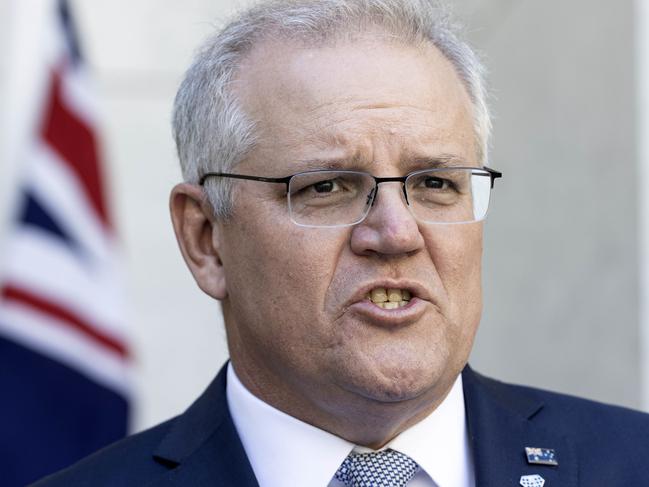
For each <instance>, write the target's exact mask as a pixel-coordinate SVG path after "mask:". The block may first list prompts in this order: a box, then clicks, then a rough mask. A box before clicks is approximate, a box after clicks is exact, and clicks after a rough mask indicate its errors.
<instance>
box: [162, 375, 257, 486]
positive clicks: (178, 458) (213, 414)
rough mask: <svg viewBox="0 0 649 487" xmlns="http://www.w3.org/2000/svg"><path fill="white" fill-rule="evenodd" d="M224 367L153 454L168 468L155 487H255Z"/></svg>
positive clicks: (177, 420)
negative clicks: (232, 412)
mask: <svg viewBox="0 0 649 487" xmlns="http://www.w3.org/2000/svg"><path fill="white" fill-rule="evenodd" d="M225 380H226V367H225V366H224V367H223V368H222V369H221V371H220V372H219V374H218V375H217V377H216V378H215V379H214V381H212V383H211V384H210V386H209V387H208V388H207V390H206V391H205V392H204V393H203V395H202V396H201V397H199V398H198V399H197V400H196V402H195V403H194V404H192V406H190V408H189V409H188V410H187V411H186V412H185V413H184V414H182V415H181V416H179V417H178V418H177V419H176V421H175V422H174V424H173V425H172V427H171V429H170V431H169V433H167V435H166V436H165V438H164V439H163V440H162V442H161V443H160V445H159V446H158V448H157V450H156V451H155V453H154V458H155V460H156V461H158V462H160V463H162V464H165V465H167V466H168V467H170V468H171V470H170V471H169V472H168V473H167V474H165V475H164V476H163V477H162V478H160V479H157V480H156V481H154V482H152V483H151V484H149V486H150V487H154V486H163V485H164V486H187V485H191V486H192V487H203V486H205V487H207V486H210V487H213V486H219V487H221V486H223V487H225V486H237V487H240V486H241V487H258V484H257V480H256V479H255V476H254V473H253V471H252V467H251V466H250V462H249V461H248V457H247V456H246V453H245V451H244V449H243V446H242V444H241V440H240V439H239V435H238V434H237V431H236V428H235V426H234V423H233V422H232V418H231V416H230V412H229V410H228V406H227V400H226V395H225Z"/></svg>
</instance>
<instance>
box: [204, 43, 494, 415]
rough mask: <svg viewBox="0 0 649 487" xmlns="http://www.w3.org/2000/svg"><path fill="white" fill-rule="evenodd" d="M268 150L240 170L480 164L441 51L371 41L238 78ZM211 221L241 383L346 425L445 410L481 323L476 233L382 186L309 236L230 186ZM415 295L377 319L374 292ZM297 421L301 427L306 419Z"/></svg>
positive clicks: (263, 193)
mask: <svg viewBox="0 0 649 487" xmlns="http://www.w3.org/2000/svg"><path fill="white" fill-rule="evenodd" d="M237 92H238V95H239V97H240V99H241V100H242V103H243V106H244V109H245V110H246V112H247V113H248V114H249V115H251V116H252V118H253V119H255V120H256V121H257V122H258V127H259V131H260V140H259V143H258V146H257V148H256V149H255V150H254V151H253V152H252V154H251V155H250V156H249V157H248V158H247V159H246V160H245V161H243V162H242V163H241V164H240V165H239V166H237V167H236V169H235V171H236V172H238V173H242V174H251V175H258V176H270V177H283V176H287V175H290V174H294V173H297V172H300V171H304V170H309V169H316V168H340V169H351V170H361V171H367V172H370V173H371V174H373V175H375V176H379V177H387V176H403V175H405V174H407V173H409V172H411V171H415V170H418V169H423V168H426V167H431V165H432V164H433V162H434V161H436V160H440V159H443V160H447V161H450V162H449V163H450V164H452V165H458V166H468V165H471V166H479V161H477V160H476V153H477V146H476V143H475V140H474V132H473V124H472V112H471V104H470V101H469V98H468V95H467V94H466V92H465V90H464V88H463V86H462V84H461V82H460V80H459V78H458V76H457V75H456V73H455V71H454V70H453V68H452V66H451V64H450V63H449V62H448V61H447V60H446V59H445V58H444V57H443V56H442V55H441V53H440V52H439V51H438V50H437V49H435V48H434V47H431V46H424V47H420V48H415V47H411V46H405V45H400V44H396V43H386V42H385V41H382V40H379V39H376V38H371V37H368V38H366V39H362V40H360V41H357V42H354V43H340V44H338V45H336V46H335V47H324V48H306V47H292V46H291V45H290V44H288V43H285V44H272V45H271V44H267V45H263V46H261V47H259V48H257V49H256V50H255V51H253V53H252V54H251V55H250V56H249V57H248V59H247V62H246V63H245V65H244V66H243V68H242V69H241V72H240V76H239V79H238V85H237ZM235 188H236V189H235V200H234V208H235V209H234V215H233V217H232V219H231V221H230V222H228V223H219V224H217V230H216V231H215V234H214V235H215V237H214V241H215V246H216V247H218V249H219V252H220V253H219V256H220V260H221V262H222V264H223V269H224V275H225V285H226V291H227V296H226V298H225V299H224V300H223V309H224V314H225V318H226V324H227V332H228V340H229V345H230V351H231V355H232V360H233V364H234V367H235V370H237V372H238V373H239V375H241V376H242V378H243V380H244V382H245V383H246V384H247V385H248V386H249V387H250V388H251V389H252V390H253V391H255V392H256V393H257V394H259V395H261V396H262V397H263V398H264V399H266V400H267V401H269V402H271V404H275V405H279V406H281V407H283V408H284V409H290V408H291V407H292V406H291V404H308V405H309V407H313V408H315V409H316V410H320V411H326V412H327V413H330V414H333V415H334V416H335V415H336V414H340V413H341V412H342V409H344V407H345V405H346V404H349V403H351V402H353V401H354V398H356V399H358V400H359V401H360V402H361V403H362V401H369V402H378V403H399V402H407V401H417V400H420V401H422V402H424V403H428V404H432V403H433V402H434V401H439V400H441V399H442V398H443V397H444V395H445V394H446V392H447V391H448V389H449V387H450V386H451V384H452V382H453V381H454V379H455V378H456V376H457V374H458V373H459V372H460V370H461V369H462V367H463V366H464V364H465V363H466V360H467V358H468V355H469V352H470V349H471V346H472V342H473V338H474V334H475V332H476V328H477V325H478V322H479V318H480V311H481V286H480V279H481V252H482V225H481V224H479V223H472V224H456V225H440V224H438V225H434V224H433V225H431V224H423V223H419V222H418V221H417V220H415V219H414V217H413V216H412V214H411V213H410V212H409V210H408V207H407V206H406V203H405V201H404V198H403V194H402V188H401V184H400V183H383V184H381V185H380V187H379V191H378V195H377V197H376V201H375V203H374V206H373V207H372V209H371V210H370V213H369V215H368V216H367V218H366V219H365V220H364V221H363V222H362V223H360V224H358V225H355V226H353V227H346V228H324V229H323V228H304V227H299V226H297V225H295V224H294V223H292V222H291V220H290V219H289V214H288V208H287V201H286V191H285V189H286V188H285V186H284V185H283V184H266V183H259V182H251V181H236V182H235ZM379 288H397V289H402V290H407V291H409V292H410V294H411V295H412V297H413V299H412V300H411V301H410V303H409V304H408V306H406V307H403V308H398V309H395V310H389V309H382V308H380V307H379V306H377V305H375V304H373V303H372V302H370V301H369V300H368V299H367V298H366V295H367V293H368V292H371V290H373V289H379ZM298 415H299V414H298Z"/></svg>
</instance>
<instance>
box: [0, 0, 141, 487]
mask: <svg viewBox="0 0 649 487" xmlns="http://www.w3.org/2000/svg"><path fill="white" fill-rule="evenodd" d="M20 1H21V2H22V1H23V0H20ZM17 3H18V0H16V4H17ZM31 3H32V4H33V3H34V2H31ZM38 6H39V8H46V9H48V12H47V15H48V19H49V20H48V22H49V24H48V26H47V29H48V36H46V37H47V44H48V45H47V46H45V47H46V49H45V50H46V51H47V52H48V53H49V54H48V55H47V56H46V57H45V58H46V59H47V69H46V73H47V75H46V77H45V81H44V83H43V90H42V93H38V94H34V96H35V97H37V99H39V100H41V101H40V102H39V109H38V114H37V115H36V117H35V119H36V120H37V123H35V124H34V125H35V126H34V130H33V133H32V136H31V137H30V143H29V147H28V148H26V150H25V151H23V154H24V157H23V158H22V171H21V175H22V178H21V179H20V181H19V191H18V198H19V201H18V204H17V205H16V209H17V211H16V214H15V217H14V219H13V220H12V222H11V224H10V225H9V226H8V228H6V231H5V232H3V241H2V242H0V249H2V254H0V485H2V486H3V487H13V486H24V485H26V484H28V483H30V482H32V481H34V480H36V479H38V478H40V477H42V476H44V475H46V474H49V473H52V472H54V471H56V470H59V469H61V468H63V467H66V466H68V465H70V464H71V463H73V462H75V461H76V460H79V459H80V458H82V457H84V456H86V455H88V454H90V453H92V452H93V451H95V450H97V449H98V448H100V447H102V446H104V445H106V444H108V443H110V442H112V441H114V440H116V439H118V438H120V437H122V436H124V435H125V433H126V430H127V417H128V409H129V408H128V404H129V401H128V398H129V393H128V368H129V349H128V346H127V336H126V330H125V319H124V303H123V300H122V295H121V291H122V288H121V286H120V276H119V269H120V261H119V258H118V253H117V251H116V247H117V246H116V236H115V229H114V226H113V222H112V220H111V215H110V212H109V210H108V204H107V198H106V189H105V188H106V186H105V182H104V177H103V175H102V166H101V159H100V150H99V147H98V137H97V130H96V111H95V109H94V105H93V103H92V102H93V97H92V93H91V90H89V86H90V85H89V83H88V79H87V72H86V69H85V66H84V62H83V58H82V55H81V50H80V47H79V43H78V39H77V36H76V34H75V30H74V27H73V23H72V19H71V16H70V11H69V9H68V5H67V3H66V2H65V1H64V0H60V1H57V0H47V1H42V0H41V1H39V2H38ZM27 55H28V54H27Z"/></svg>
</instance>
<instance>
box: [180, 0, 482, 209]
mask: <svg viewBox="0 0 649 487" xmlns="http://www.w3.org/2000/svg"><path fill="white" fill-rule="evenodd" d="M376 29H379V30H380V31H382V32H385V33H386V34H388V35H390V36H391V37H394V38H396V39H398V40H402V41H403V42H406V43H411V44H417V43H421V42H429V43H432V44H433V45H434V46H435V47H437V48H438V49H439V50H440V51H441V52H442V54H443V55H444V56H445V57H446V58H447V59H448V60H449V61H450V62H451V64H452V65H453V66H454V68H455V70H456V72H457V74H458V76H459V77H460V79H461V80H462V82H463V83H464V86H465V88H466V90H467V93H468V95H469V98H470V99H471V102H472V104H473V120H474V132H475V137H476V142H477V146H478V150H479V154H478V157H479V160H480V162H481V163H483V164H484V163H486V161H487V157H488V149H489V138H490V135H491V119H490V115H489V108H488V105H487V90H486V87H485V79H484V78H485V69H484V67H483V65H482V63H481V62H480V60H479V58H478V56H477V55H476V53H475V52H474V51H473V50H472V49H471V47H470V46H469V45H468V44H467V43H466V42H465V41H464V40H463V39H462V37H461V35H460V33H461V29H460V27H459V26H458V25H457V24H456V23H455V22H454V21H453V20H452V19H451V16H450V14H449V10H448V9H447V8H446V7H444V6H443V5H442V4H441V2H440V1H438V0H269V1H263V2H261V3H258V4H256V5H255V6H253V7H251V8H249V9H248V10H245V11H244V12H243V13H241V14H240V15H239V16H238V17H236V18H235V19H234V20H233V21H231V22H230V23H229V24H227V25H226V26H225V27H224V28H223V29H222V30H221V31H220V32H218V33H217V34H216V35H214V36H212V37H211V38H209V39H208V40H207V41H206V42H205V43H204V45H203V46H202V48H201V49H200V50H199V52H198V54H197V55H196V57H195V59H194V62H193V63H192V65H191V66H190V68H189V69H188V70H187V73H186V74H185V78H184V80H183V81H182V83H181V85H180V88H179V89H178V93H177V95H176V99H175V102H174V112H173V122H172V123H173V132H174V137H175V140H176V147H177V150H178V156H179V159H180V164H181V167H182V172H183V178H184V179H185V181H187V182H190V183H198V182H199V180H200V177H201V175H203V174H205V173H208V172H229V171H232V168H234V167H235V166H236V165H237V164H238V163H239V162H240V161H242V160H243V159H244V158H245V157H246V155H247V154H249V152H250V151H251V150H252V149H253V148H254V146H255V142H256V134H255V122H254V121H253V120H251V119H250V118H249V117H248V116H247V115H246V113H244V111H243V109H242V108H241V105H240V103H239V100H237V98H236V96H235V95H234V93H233V91H234V90H232V89H231V85H232V83H233V81H235V79H236V76H237V74H238V73H237V71H238V68H239V66H240V65H241V63H242V61H243V60H244V58H245V57H246V55H247V54H248V53H250V51H251V50H252V49H253V48H254V47H255V46H256V45H258V44H259V43H261V42H263V41H264V40H269V39H282V40H287V39H290V40H296V41H299V42H302V43H303V44H313V45H321V44H322V43H324V42H327V41H329V40H332V39H334V40H335V39H336V38H340V37H341V36H346V37H348V38H349V37H353V36H354V35H355V33H358V32H361V33H362V32H367V31H369V30H376ZM230 184H231V183H230V181H229V180H227V179H226V178H212V179H211V180H210V181H209V184H206V186H207V187H208V192H207V193H208V198H209V200H210V203H211V204H212V207H213V208H214V211H215V214H216V215H217V216H219V217H222V218H226V217H227V216H229V214H230V212H231V209H232V188H231V185H230Z"/></svg>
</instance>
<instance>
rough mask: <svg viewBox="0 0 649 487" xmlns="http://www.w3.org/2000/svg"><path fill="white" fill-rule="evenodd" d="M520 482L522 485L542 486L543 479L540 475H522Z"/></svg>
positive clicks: (543, 483) (527, 486) (528, 486)
mask: <svg viewBox="0 0 649 487" xmlns="http://www.w3.org/2000/svg"><path fill="white" fill-rule="evenodd" d="M520 483H521V485H522V486H523V487H543V486H544V485H545V479H544V478H543V477H541V476H540V475H523V476H522V477H521V482H520Z"/></svg>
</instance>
